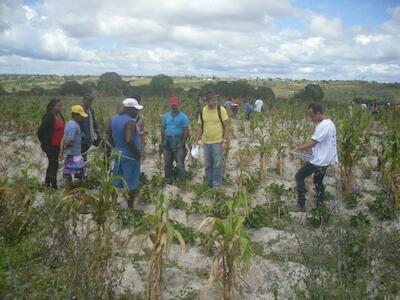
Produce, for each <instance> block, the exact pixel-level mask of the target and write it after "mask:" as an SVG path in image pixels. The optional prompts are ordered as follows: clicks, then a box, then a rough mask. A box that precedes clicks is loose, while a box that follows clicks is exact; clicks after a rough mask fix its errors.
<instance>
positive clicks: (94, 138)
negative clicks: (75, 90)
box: [79, 95, 100, 161]
mask: <svg viewBox="0 0 400 300" xmlns="http://www.w3.org/2000/svg"><path fill="white" fill-rule="evenodd" d="M93 101H94V98H93V97H92V96H89V95H88V96H85V97H83V108H84V110H85V113H86V114H87V117H86V118H83V119H82V121H81V122H80V124H79V126H80V128H81V133H82V145H81V150H82V156H83V159H84V160H85V161H86V158H87V152H88V151H89V149H90V147H91V146H92V145H96V146H98V145H99V144H100V133H99V126H98V125H97V122H96V118H95V116H94V110H93V108H92V104H93Z"/></svg>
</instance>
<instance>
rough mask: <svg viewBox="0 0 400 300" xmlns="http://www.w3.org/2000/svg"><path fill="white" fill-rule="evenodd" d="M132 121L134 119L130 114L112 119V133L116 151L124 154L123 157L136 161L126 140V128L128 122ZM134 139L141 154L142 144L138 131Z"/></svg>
mask: <svg viewBox="0 0 400 300" xmlns="http://www.w3.org/2000/svg"><path fill="white" fill-rule="evenodd" d="M132 120H133V119H132V118H131V117H130V116H129V115H128V114H120V115H116V116H114V117H112V119H111V132H112V137H113V140H114V144H115V148H114V150H115V151H117V152H122V155H124V156H126V157H129V158H133V159H134V158H135V156H134V155H133V153H132V151H131V149H130V148H129V146H128V143H127V142H126V140H125V126H126V124H127V123H128V122H130V121H132ZM132 138H133V143H134V144H135V147H136V149H137V150H138V151H139V152H141V151H142V142H141V137H140V134H139V132H138V130H137V129H136V130H135V133H134V134H133V137H132Z"/></svg>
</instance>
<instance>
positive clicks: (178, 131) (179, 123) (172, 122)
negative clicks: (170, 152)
mask: <svg viewBox="0 0 400 300" xmlns="http://www.w3.org/2000/svg"><path fill="white" fill-rule="evenodd" d="M162 125H163V127H164V129H165V135H166V136H176V135H183V132H184V129H185V128H188V127H189V118H188V117H187V115H186V114H185V113H183V112H181V111H180V112H179V113H178V114H177V115H176V116H174V115H173V114H172V113H171V112H167V113H166V114H165V115H164V117H163V122H162Z"/></svg>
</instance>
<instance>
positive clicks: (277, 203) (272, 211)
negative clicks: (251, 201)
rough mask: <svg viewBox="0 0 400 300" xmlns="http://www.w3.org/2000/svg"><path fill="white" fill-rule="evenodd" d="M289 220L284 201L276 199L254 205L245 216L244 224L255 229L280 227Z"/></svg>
mask: <svg viewBox="0 0 400 300" xmlns="http://www.w3.org/2000/svg"><path fill="white" fill-rule="evenodd" d="M290 220H291V218H290V214H289V209H288V207H287V205H286V203H285V202H284V201H282V200H280V199H276V200H272V201H269V202H267V203H265V204H263V205H257V206H256V207H254V208H253V209H252V210H251V211H250V213H249V215H248V216H247V218H246V226H248V227H250V228H255V229H258V228H261V227H267V226H271V227H274V228H278V229H282V228H283V227H284V226H285V225H286V224H288V223H289V221H290Z"/></svg>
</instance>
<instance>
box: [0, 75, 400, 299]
mask: <svg viewBox="0 0 400 300" xmlns="http://www.w3.org/2000/svg"><path fill="white" fill-rule="evenodd" d="M1 78H2V79H1V83H0V84H1V85H2V86H3V87H4V88H5V89H6V90H7V91H9V92H11V91H12V90H13V89H14V91H18V90H20V89H29V88H30V87H32V86H33V85H43V86H45V87H46V88H53V87H56V86H58V85H59V84H60V83H61V82H62V81H63V80H65V79H59V78H58V77H54V76H49V77H48V78H46V79H43V78H41V79H40V78H39V79H38V78H33V79H32V80H31V81H26V80H25V79H26V78H25V79H21V82H19V81H18V80H15V78H13V79H6V78H5V77H4V76H2V77H1ZM50 79H51V80H50ZM74 80H78V81H79V82H83V81H85V80H89V78H88V77H76V78H74ZM90 80H95V78H94V77H90ZM124 80H129V81H131V84H138V85H139V84H144V83H148V82H149V81H150V78H130V77H129V78H128V77H124ZM211 80H212V79H211ZM206 82H207V79H201V78H175V79H174V84H175V86H177V87H183V88H184V89H188V88H189V87H200V86H201V85H202V84H204V83H206ZM307 83H309V82H301V81H298V82H294V81H284V80H255V79H254V80H252V81H251V84H253V85H267V86H269V87H271V88H272V90H273V91H274V93H275V95H276V96H277V98H278V100H276V101H271V102H267V103H266V105H265V110H264V112H263V113H262V114H261V115H257V116H255V117H254V118H252V119H251V120H250V121H245V115H244V112H243V111H241V112H240V114H239V116H238V117H237V118H235V119H232V120H231V125H230V126H231V144H230V147H229V151H228V153H227V154H226V157H225V178H224V181H225V185H224V187H223V188H222V189H221V190H217V191H213V190H210V189H209V188H208V187H207V186H205V185H204V184H203V175H204V168H203V167H204V160H203V157H202V155H201V157H200V159H198V160H197V159H193V158H192V157H190V155H188V157H187V159H186V168H187V171H188V174H189V178H190V179H189V180H188V182H187V183H186V184H183V185H166V184H165V182H164V176H163V158H162V156H160V154H159V151H158V149H159V148H158V146H159V143H160V130H159V128H160V119H161V116H162V114H163V113H165V112H166V111H168V109H169V108H168V105H167V100H166V99H161V98H156V97H153V98H148V99H143V103H144V107H145V108H144V110H143V114H144V117H145V124H146V125H145V126H146V148H145V152H144V158H143V160H142V172H143V176H142V182H141V189H140V193H139V197H138V199H137V201H136V202H135V208H136V209H139V210H143V212H144V213H134V214H132V213H130V212H129V211H128V210H127V209H126V201H125V197H126V192H125V191H115V189H114V188H113V186H112V185H111V177H110V174H109V172H108V168H107V166H108V162H107V159H106V160H104V159H103V158H104V152H105V151H104V149H103V148H102V147H97V148H96V147H93V148H92V149H91V150H90V153H89V163H88V164H89V179H88V182H87V184H86V186H85V187H84V188H83V189H80V190H79V191H73V192H70V193H67V192H65V191H64V190H63V189H59V190H57V191H53V190H48V189H46V188H43V186H42V184H41V183H42V182H43V177H44V172H45V171H44V170H45V168H46V159H45V156H44V154H43V153H42V152H41V150H40V146H39V144H38V141H37V139H36V137H35V132H36V129H37V126H38V124H39V120H40V117H41V115H42V113H43V111H44V107H45V105H46V103H47V101H48V99H47V98H46V97H45V98H43V97H40V98H39V97H35V96H32V97H21V96H18V95H8V96H4V97H2V98H1V100H0V123H1V128H2V131H1V136H0V139H1V145H2V150H1V156H0V170H1V179H0V182H1V183H0V184H1V185H0V197H1V203H0V205H1V207H0V221H1V222H0V246H1V248H0V267H1V269H0V298H5V299H72V298H74V299H149V298H150V299H157V298H160V299H219V298H220V297H224V299H233V298H235V299H398V297H400V272H399V270H400V235H399V234H398V233H399V230H400V219H399V216H400V211H399V207H400V118H399V113H400V111H399V109H398V107H396V106H395V105H391V106H390V107H389V108H387V109H385V110H382V111H381V112H380V113H379V114H378V115H377V116H372V115H371V114H370V112H369V111H366V110H362V109H361V107H360V106H359V105H350V103H351V101H352V99H353V98H354V97H355V96H357V97H368V98H371V97H372V98H373V97H375V96H376V97H383V98H384V97H388V98H390V99H391V101H392V102H393V103H399V101H400V98H399V95H398V92H397V90H396V89H391V88H390V87H385V86H384V85H382V84H377V83H363V82H344V81H343V82H320V83H319V84H320V85H321V87H322V88H323V90H324V93H325V98H324V102H323V105H324V107H325V110H326V114H327V115H328V116H330V117H331V118H332V120H333V121H334V122H335V124H336V126H337V130H338V151H339V156H340V164H339V165H337V166H332V167H330V168H329V169H328V172H327V176H326V178H325V181H324V182H325V185H326V194H327V199H326V201H325V205H323V206H319V207H315V203H314V201H313V185H312V178H309V180H308V181H307V186H308V190H309V194H308V200H309V201H308V202H307V203H308V204H307V211H306V212H305V213H303V212H295V211H294V208H295V204H296V192H295V182H294V174H295V173H296V171H297V169H298V168H299V167H300V166H301V165H302V163H303V161H301V160H299V159H296V158H293V157H291V156H290V155H289V154H288V149H290V148H292V147H293V146H296V145H299V144H301V143H303V142H305V141H307V139H309V138H310V132H312V129H313V124H312V123H311V121H310V120H309V118H308V114H307V104H306V103H302V102H297V101H291V100H288V99H287V98H288V96H290V95H291V94H292V93H293V92H296V91H298V90H300V89H301V88H303V87H304V86H305V85H306V84H307ZM382 95H383V96H382ZM62 100H63V102H64V106H65V113H64V115H65V116H66V117H67V118H69V114H68V113H67V110H68V107H69V106H70V105H72V104H78V103H80V98H78V97H63V98H62ZM121 100H122V99H121V97H97V98H96V100H95V103H94V109H95V112H96V116H97V119H98V123H99V125H100V127H101V129H102V132H103V134H104V133H105V128H106V126H107V123H108V121H109V120H110V118H111V116H112V115H113V114H115V113H116V112H118V111H119V110H120V108H121V105H120V103H121ZM194 100H197V99H190V98H189V97H188V96H186V95H182V102H183V104H182V110H183V111H185V112H186V113H187V114H188V115H189V116H190V119H191V120H192V121H191V137H190V138H189V142H188V147H190V146H191V144H192V143H193V138H194V132H195V127H196V122H195V121H193V120H194V119H195V116H196V112H197V106H196V101H194ZM60 172H61V170H60ZM61 178H62V176H61V174H60V175H59V181H60V182H62V179H61ZM114 192H117V193H118V205H114V204H113V203H112V201H111V199H112V194H113V193H114Z"/></svg>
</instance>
